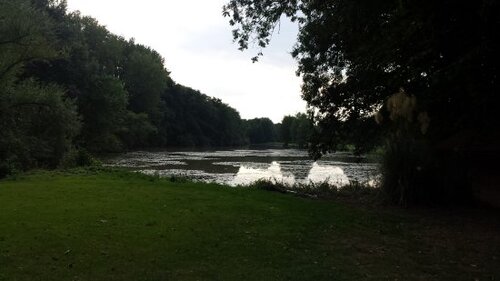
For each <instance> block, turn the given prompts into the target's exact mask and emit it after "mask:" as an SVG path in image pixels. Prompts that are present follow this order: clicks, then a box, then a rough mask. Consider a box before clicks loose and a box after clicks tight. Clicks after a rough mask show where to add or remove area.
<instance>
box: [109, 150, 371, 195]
mask: <svg viewBox="0 0 500 281" xmlns="http://www.w3.org/2000/svg"><path fill="white" fill-rule="evenodd" d="M104 162H105V163H106V164H107V165H109V166H114V167H124V168H128V169H131V170H134V171H138V172H142V173H146V174H155V175H159V176H162V177H169V176H181V177H188V178H191V179H193V180H195V181H205V182H216V183H221V184H228V185H232V186H239V185H248V184H251V183H253V182H255V181H257V180H259V179H267V180H270V181H274V182H279V183H284V184H287V185H292V184H294V183H299V184H303V183H305V184H308V183H323V182H328V183H329V184H332V185H336V186H345V185H348V184H350V183H352V182H360V183H368V184H370V185H371V186H375V185H376V184H377V174H378V165H377V163H376V162H374V161H368V159H366V158H364V157H356V156H353V155H351V154H349V153H335V154H332V155H328V156H326V157H324V158H323V159H322V160H320V161H316V162H315V161H313V160H311V159H310V158H309V156H308V155H307V152H306V151H304V150H298V149H260V150H252V149H239V150H220V151H173V152H169V151H157V152H154V151H153V152H147V151H137V152H131V153H125V154H121V155H116V156H114V157H108V159H104Z"/></svg>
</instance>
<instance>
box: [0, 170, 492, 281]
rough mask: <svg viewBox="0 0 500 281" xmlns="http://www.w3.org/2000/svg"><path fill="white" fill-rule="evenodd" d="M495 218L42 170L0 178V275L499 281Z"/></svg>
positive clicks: (116, 175)
mask: <svg viewBox="0 0 500 281" xmlns="http://www.w3.org/2000/svg"><path fill="white" fill-rule="evenodd" d="M436 213H438V215H436ZM485 217H486V218H485ZM497 222H498V221H496V218H495V217H494V216H490V215H488V216H485V215H484V214H483V213H482V212H480V213H479V214H477V213H472V214H470V212H468V213H467V214H465V215H464V214H462V213H461V214H459V215H456V214H450V213H445V212H443V211H440V212H423V211H407V210H401V209H389V208H383V209H382V208H377V209H374V208H364V207H360V206H356V205H353V204H345V203H339V202H334V201H326V200H312V199H307V198H300V197H296V196H293V195H289V194H280V193H274V192H268V191H264V190H258V189H242V188H228V187H221V186H217V185H210V184H200V183H178V182H169V181H167V180H160V179H157V178H154V177H147V176H142V175H138V174H132V173H127V172H121V171H89V170H86V171H73V172H37V173H32V174H27V175H21V176H18V177H17V178H11V179H7V180H3V181H0V280H2V281H3V280H9V281H10V280H396V279H397V280H475V279H478V280H498V278H500V261H499V259H500V246H499V245H500V243H499V241H500V235H498V234H499V231H498V224H496V223H497ZM495 278H496V279H495Z"/></svg>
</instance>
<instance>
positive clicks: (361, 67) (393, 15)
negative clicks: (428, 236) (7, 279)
mask: <svg viewBox="0 0 500 281" xmlns="http://www.w3.org/2000/svg"><path fill="white" fill-rule="evenodd" d="M223 13H224V15H225V16H226V17H229V18H230V20H229V22H230V24H231V25H233V26H235V29H234V31H233V36H234V39H235V40H236V41H237V42H238V43H239V46H240V48H241V49H246V48H248V47H249V45H248V44H249V42H252V41H254V42H257V44H258V45H259V46H260V47H262V48H264V47H266V46H267V45H268V44H269V42H270V38H271V37H272V34H273V31H274V29H275V28H276V27H277V26H278V25H279V22H280V20H281V19H282V17H283V16H286V17H288V18H289V19H291V20H292V21H295V22H297V23H298V24H299V35H298V38H297V44H296V46H295V48H294V50H293V51H292V55H293V57H295V58H296V59H297V61H298V70H297V73H298V74H299V75H301V77H302V78H303V82H304V83H303V87H302V92H303V98H304V99H305V100H306V101H307V103H308V106H309V110H310V113H311V114H312V115H313V117H314V124H315V125H316V127H317V128H316V130H315V132H316V133H315V135H314V136H313V138H312V147H311V150H312V153H313V155H314V156H315V157H319V156H321V154H324V153H326V152H329V151H332V150H335V149H336V148H337V147H338V145H339V144H343V143H344V144H345V143H352V144H356V146H357V149H356V150H357V151H358V152H362V151H366V150H369V149H371V148H373V147H374V146H376V145H378V144H381V143H383V142H384V140H387V141H390V142H392V141H395V143H391V144H390V147H393V148H394V146H396V145H397V144H396V143H405V142H406V143H409V144H411V145H417V146H420V144H424V145H425V146H427V147H426V148H423V149H424V150H425V151H428V152H429V155H428V156H429V157H430V158H432V159H433V161H435V164H434V165H435V166H444V165H448V164H449V162H448V161H446V159H445V158H442V157H441V156H439V155H443V154H447V155H448V156H447V157H448V158H453V159H460V158H459V156H460V155H461V154H470V155H478V154H480V153H481V152H480V151H478V150H477V147H489V148H488V149H490V148H493V149H490V151H491V152H492V153H496V155H498V133H497V132H498V131H499V128H500V124H499V120H500V119H499V118H497V116H496V115H497V114H496V106H495V104H496V102H495V101H496V98H495V95H496V93H498V91H499V89H498V75H497V73H498V66H497V64H496V61H498V52H497V51H496V50H498V49H499V47H500V46H499V45H498V40H497V38H496V37H498V36H497V34H496V30H498V29H499V27H500V26H499V25H500V22H499V21H498V18H499V16H500V6H499V4H498V2H497V1H489V0H481V1H465V2H460V3H458V2H456V1H451V0H446V1H416V0H409V1H398V0H390V1H383V2H374V1H368V0H363V1H347V0H332V1H322V0H311V1H300V0H298V1H275V0H263V1H255V0H231V1H229V3H228V4H226V5H225V6H224V9H223ZM258 55H262V52H260V53H259V54H258ZM400 89H403V92H404V93H403V94H401V95H406V96H408V97H412V99H413V101H414V112H411V114H412V115H415V116H414V117H415V120H417V119H420V121H419V122H421V123H426V125H425V126H424V127H425V130H424V131H425V134H422V132H419V131H417V130H414V131H412V132H411V133H410V132H408V134H405V135H404V137H403V136H400V137H398V138H395V135H396V134H397V132H398V130H399V128H398V126H399V125H398V124H395V123H397V122H394V121H393V120H391V118H390V117H391V116H390V113H389V111H390V110H389V108H388V107H390V106H391V105H390V99H391V97H393V96H394V95H397V93H399V92H402V91H401V90H400ZM401 95H399V96H401ZM393 109H394V108H393ZM377 112H378V115H379V116H378V117H379V120H386V122H379V123H380V124H379V126H377V125H376V124H375V121H374V120H373V116H374V115H375V114H376V113H377ZM417 116H418V117H417ZM420 127H422V125H421V126H420ZM415 128H417V126H415ZM472 135H480V136H481V137H480V138H479V139H477V140H474V139H473V138H472V137H469V136H472ZM404 138H406V139H404ZM403 146H404V145H403ZM390 147H389V150H390V149H391V148H390ZM401 149H402V150H406V149H403V148H401ZM409 149H410V150H411V151H414V150H418V149H419V148H417V147H414V148H409ZM396 150H399V149H396ZM457 151H460V152H458V153H457ZM398 157H401V159H400V160H398V161H399V162H401V161H404V159H403V157H404V153H402V154H401V155H399V156H398ZM389 158H391V159H395V158H393V156H390V157H389ZM466 160H467V158H462V159H461V160H460V161H463V162H465V161H466ZM396 163H397V162H395V163H394V164H391V165H390V166H392V167H394V168H396V169H397V167H398V165H397V164H396ZM413 164H415V165H417V163H416V162H415V163H413ZM463 164H464V165H466V163H463ZM417 168H418V165H417V166H413V167H412V168H411V169H412V170H414V169H417ZM404 170H405V169H401V170H400V171H397V170H396V171H392V172H393V173H396V174H399V176H398V177H396V178H399V179H402V178H411V177H413V176H411V175H404V173H406V172H405V171H404ZM411 173H413V172H411ZM466 174H467V173H466ZM448 176H452V175H450V174H443V175H442V177H441V179H440V180H438V181H437V182H432V180H433V179H435V178H428V179H427V184H430V185H433V184H436V185H439V184H443V183H444V182H446V181H445V180H443V177H448ZM455 176H458V175H455ZM460 176H462V180H461V181H466V175H465V174H461V175H460ZM391 178H393V177H391ZM396 178H393V179H396ZM389 181H390V178H387V179H386V182H389ZM456 181H460V180H458V179H455V180H453V182H456ZM407 184H409V185H412V184H415V186H413V187H412V189H415V190H416V189H418V188H419V187H418V186H419V185H420V183H417V182H413V181H412V180H410V181H409V182H408V183H407ZM390 185H392V186H393V187H394V186H399V187H398V189H401V191H403V190H404V189H405V187H403V185H400V183H398V180H396V182H392V183H390ZM446 188H450V189H451V188H452V187H451V186H448V187H446ZM394 195H396V194H394ZM395 197H398V196H397V195H396V196H395ZM398 201H399V199H398ZM417 201H418V200H417Z"/></svg>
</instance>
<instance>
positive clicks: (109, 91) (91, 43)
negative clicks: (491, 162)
mask: <svg viewBox="0 0 500 281" xmlns="http://www.w3.org/2000/svg"><path fill="white" fill-rule="evenodd" d="M0 21H1V25H0V176H1V175H2V174H3V175H5V174H7V173H9V172H11V171H13V170H24V169H29V168H33V167H55V166H57V165H59V164H60V163H61V161H62V160H63V159H65V157H66V158H67V155H68V152H71V151H76V150H78V149H86V150H88V151H91V152H116V151H123V150H130V149H138V148H148V147H165V146H238V145H245V144H250V143H265V142H275V141H280V140H283V141H284V142H285V143H289V142H294V141H298V142H300V143H301V145H302V144H303V143H304V140H303V125H298V124H299V123H300V122H302V121H299V120H302V118H305V117H304V116H302V115H300V116H299V115H298V116H297V117H286V118H285V119H284V121H286V122H285V126H280V125H279V124H278V125H275V124H273V122H272V121H271V120H269V119H268V118H260V119H253V120H248V121H246V120H242V119H241V118H240V115H239V113H238V112H237V111H236V110H235V109H233V108H231V107H229V106H228V105H227V104H224V103H223V102H222V101H221V100H219V99H216V98H211V97H208V96H206V95H204V94H202V93H200V92H199V91H195V90H193V89H191V88H188V87H185V86H182V85H179V84H177V83H175V82H174V81H173V80H172V79H171V77H170V73H169V72H168V71H167V70H166V67H165V61H164V59H163V58H162V57H161V56H160V54H158V53H157V52H156V51H155V50H152V49H151V48H149V47H146V46H143V45H140V44H136V43H135V42H134V40H133V39H132V40H125V39H124V38H122V37H120V36H117V35H114V34H112V33H110V32H109V31H108V30H107V29H106V28H105V27H104V26H101V25H99V24H98V22H97V21H96V20H95V19H93V18H90V17H85V16H81V15H80V14H79V13H78V12H76V13H69V12H68V11H67V9H66V2H65V1H56V0H0ZM291 120H295V121H293V122H291V123H290V121H291ZM293 124H295V125H293ZM283 130H285V131H286V133H283V132H282V131H283ZM296 131H297V132H299V131H300V133H295V132H296ZM297 135H300V137H297ZM69 154H71V153H69Z"/></svg>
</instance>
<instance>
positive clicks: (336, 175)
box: [307, 162, 349, 186]
mask: <svg viewBox="0 0 500 281" xmlns="http://www.w3.org/2000/svg"><path fill="white" fill-rule="evenodd" d="M307 181H308V182H312V183H324V182H327V183H329V184H331V185H336V186H345V185H348V184H349V178H348V177H347V176H346V174H345V173H344V170H343V169H342V168H340V167H335V166H329V165H319V164H318V163H316V162H314V163H313V165H312V168H311V170H309V174H308V175H307Z"/></svg>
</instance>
